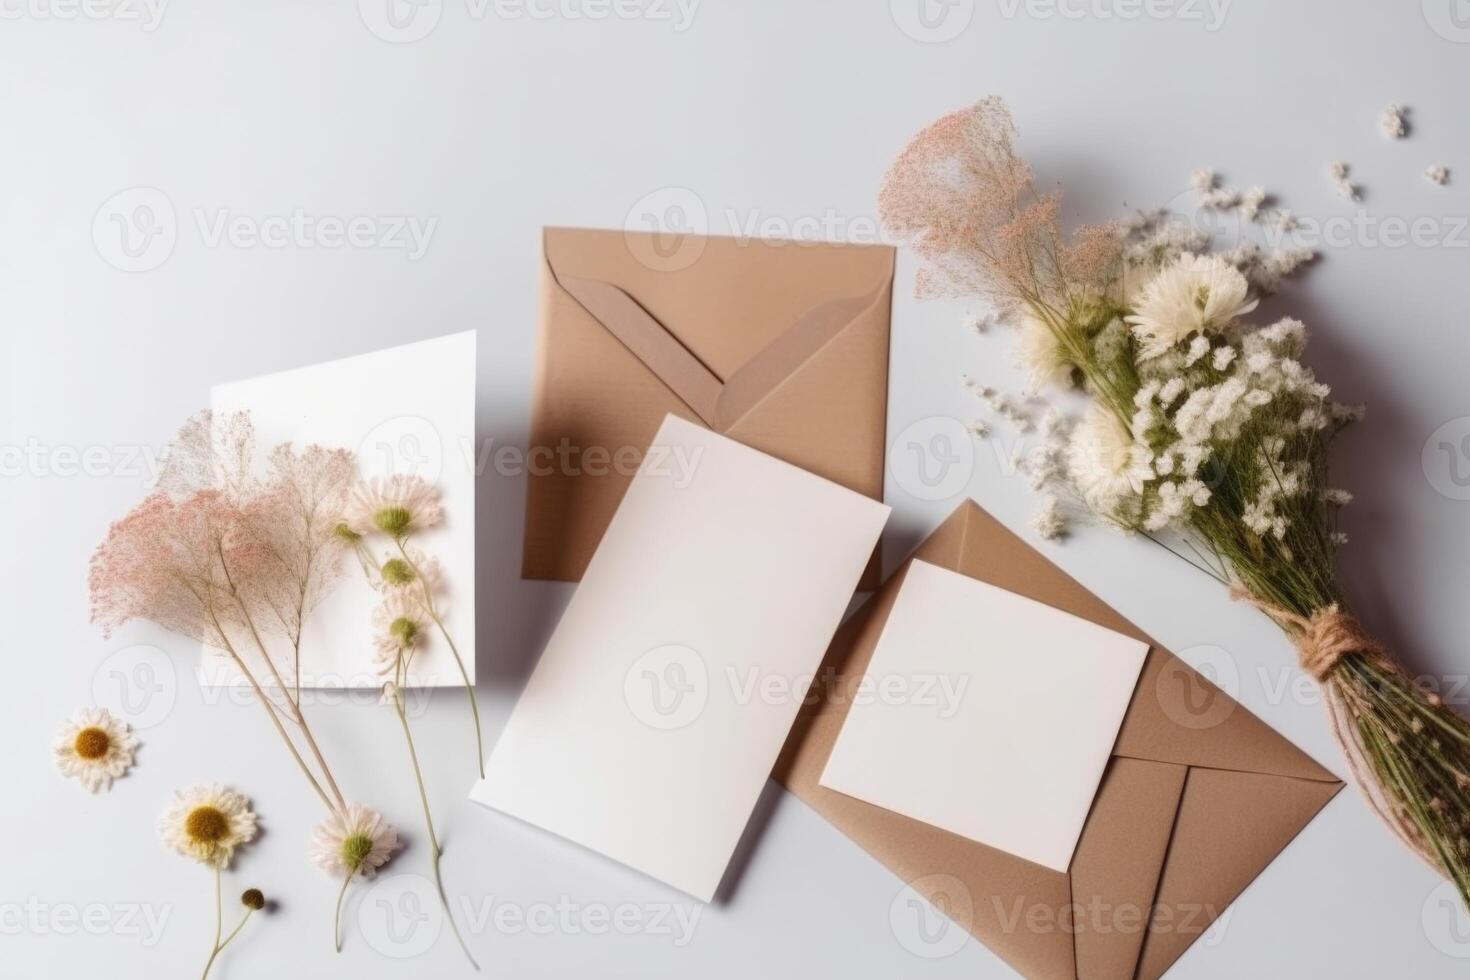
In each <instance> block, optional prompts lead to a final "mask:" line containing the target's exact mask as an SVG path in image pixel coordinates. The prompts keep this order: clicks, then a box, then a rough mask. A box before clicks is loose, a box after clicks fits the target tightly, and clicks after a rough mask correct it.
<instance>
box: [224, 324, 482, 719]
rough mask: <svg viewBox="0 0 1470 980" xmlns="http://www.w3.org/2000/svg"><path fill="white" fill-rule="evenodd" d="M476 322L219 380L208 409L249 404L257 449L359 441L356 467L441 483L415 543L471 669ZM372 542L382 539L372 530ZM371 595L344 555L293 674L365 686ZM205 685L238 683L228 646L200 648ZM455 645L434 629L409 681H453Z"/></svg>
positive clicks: (372, 673)
mask: <svg viewBox="0 0 1470 980" xmlns="http://www.w3.org/2000/svg"><path fill="white" fill-rule="evenodd" d="M475 376H476V369H475V333H474V331H472V330H471V331H466V332H465V333H458V334H451V335H450V336H447V337H439V338H436V339H434V340H425V341H421V342H418V343H413V344H405V345H404V346H402V347H392V348H389V349H387V350H380V351H374V352H373V353H370V354H361V355H358V356H356V357H347V358H343V359H342V360H338V361H328V362H327V363H325V364H315V365H312V366H310V367H304V368H297V369H295V370H291V371H283V372H281V373H279V374H270V375H265V376H264V377H259V378H251V379H249V380H247V381H235V382H231V383H229V384H221V385H215V386H214V387H213V388H211V389H210V392H209V405H210V408H211V409H213V411H214V412H215V414H216V415H220V414H222V413H226V412H238V411H248V412H249V413H250V420H251V422H252V423H253V424H254V426H255V448H256V458H257V460H258V461H259V460H263V459H264V458H265V456H266V455H267V454H268V453H269V452H270V450H271V449H273V448H274V447H275V446H277V445H279V444H280V443H283V442H290V443H293V444H294V445H295V446H296V448H297V449H301V448H303V447H304V446H307V445H309V444H311V443H317V444H320V445H322V446H326V447H328V448H333V449H336V448H341V449H350V450H352V451H353V452H355V453H357V457H358V473H359V476H361V477H362V478H363V479H367V478H370V477H374V476H388V475H392V474H395V473H403V474H410V475H417V476H421V477H423V478H424V479H425V480H428V481H429V482H430V483H432V484H434V486H435V487H436V488H437V489H438V491H439V503H440V506H441V507H442V508H443V511H444V520H443V521H442V522H441V523H440V524H439V525H438V526H436V527H432V528H429V529H427V530H426V531H424V532H422V533H419V534H415V535H414V537H413V542H412V543H413V544H414V545H415V546H417V547H418V548H419V549H421V550H422V551H423V552H424V553H425V554H427V555H430V556H432V557H434V558H437V559H438V560H439V567H440V574H441V578H442V580H443V585H442V586H441V587H440V588H441V591H442V595H443V599H442V602H443V608H444V625H445V627H446V628H447V629H448V630H449V633H450V635H451V636H452V637H453V638H454V642H455V645H456V646H458V647H459V650H460V653H461V655H462V656H463V658H464V665H465V670H466V671H468V672H469V675H470V680H471V681H472V682H473V681H474V678H475V472H474V459H475V452H474V442H475ZM369 541H370V543H371V544H373V546H374V550H375V554H376V552H378V551H383V552H384V555H385V557H386V548H387V547H388V545H387V544H386V543H385V542H382V541H372V540H371V539H369ZM378 601H379V596H378V593H376V592H375V591H374V590H373V589H372V588H371V587H370V586H369V585H368V584H367V580H366V578H365V577H364V575H363V573H362V570H361V568H360V567H359V565H358V562H357V559H356V558H354V557H353V556H352V555H351V554H350V553H349V554H347V555H345V556H344V557H343V564H342V578H341V581H340V582H339V583H338V585H337V587H336V588H335V589H334V590H333V591H332V593H331V594H330V595H328V596H327V598H326V600H325V601H324V602H322V604H321V605H320V606H318V607H317V609H316V610H315V611H314V612H313V613H312V615H311V618H310V619H308V620H307V624H306V629H305V631H304V632H303V636H302V645H301V646H302V658H301V670H302V677H301V686H302V687H303V688H348V689H361V690H373V689H376V688H380V687H382V685H383V680H384V678H383V677H382V676H381V675H380V674H379V673H378V672H377V671H376V669H375V668H374V666H373V628H372V612H373V607H374V606H375V605H376V604H377V603H378ZM199 679H200V683H201V684H203V685H204V686H206V687H214V686H226V685H231V686H239V685H243V684H245V680H244V678H243V677H241V676H240V674H239V671H237V670H236V669H235V666H234V664H232V663H231V662H230V661H229V660H227V659H226V658H225V657H222V656H220V655H219V654H218V653H216V652H214V651H211V650H206V651H205V655H204V659H203V662H202V665H201V668H200V672H199ZM462 683H463V679H462V678H461V677H460V673H459V668H458V666H457V665H456V664H455V661H454V656H453V654H451V653H450V651H449V649H448V647H447V646H446V645H445V644H444V642H443V641H442V639H441V638H440V637H439V636H438V635H437V634H436V635H435V636H434V637H433V638H432V639H431V641H430V642H429V643H427V644H426V645H425V646H424V647H423V649H422V650H421V651H420V652H419V653H417V654H416V655H415V656H414V659H413V664H412V666H411V668H410V670H409V675H408V683H407V685H406V686H408V687H458V686H459V685H461V684H462Z"/></svg>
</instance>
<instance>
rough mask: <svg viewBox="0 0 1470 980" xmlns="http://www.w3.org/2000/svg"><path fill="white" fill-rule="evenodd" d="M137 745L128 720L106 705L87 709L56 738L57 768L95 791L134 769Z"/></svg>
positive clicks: (108, 787)
mask: <svg viewBox="0 0 1470 980" xmlns="http://www.w3.org/2000/svg"><path fill="white" fill-rule="evenodd" d="M137 748H138V737H137V736H136V735H134V734H133V730H132V728H131V727H130V726H129V725H128V723H127V722H125V721H123V720H122V719H121V718H118V717H117V716H116V715H114V714H113V713H112V712H110V711H108V710H107V709H106V708H84V709H83V710H81V711H79V712H77V713H76V715H74V716H73V717H72V719H71V720H70V721H68V722H67V723H66V724H65V725H64V726H62V729H61V732H60V734H58V735H57V737H56V744H55V746H54V749H55V754H56V768H57V769H59V770H61V774H62V775H63V776H70V777H72V778H73V779H76V780H77V781H78V782H80V783H81V784H82V785H83V786H85V787H86V788H87V790H88V791H89V792H92V793H96V792H97V791H98V790H101V789H110V788H111V787H112V781H113V780H114V779H117V778H118V777H120V776H122V775H123V774H124V773H126V772H127V771H128V770H129V769H131V768H132V765H133V755H134V753H135V752H136V750H137Z"/></svg>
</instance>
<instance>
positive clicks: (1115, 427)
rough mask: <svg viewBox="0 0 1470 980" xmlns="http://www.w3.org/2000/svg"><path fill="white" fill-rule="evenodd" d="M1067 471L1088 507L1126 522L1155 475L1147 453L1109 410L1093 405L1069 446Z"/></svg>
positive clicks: (1096, 404) (1093, 403) (1084, 415)
mask: <svg viewBox="0 0 1470 980" xmlns="http://www.w3.org/2000/svg"><path fill="white" fill-rule="evenodd" d="M1067 472H1068V475H1069V476H1070V477H1071V479H1072V482H1073V484H1074V485H1075V486H1076V488H1077V492H1078V493H1080V494H1081V495H1082V499H1083V500H1084V501H1086V503H1087V505H1088V507H1090V508H1091V509H1092V510H1094V511H1096V512H1097V513H1099V514H1101V515H1103V516H1104V517H1109V518H1112V519H1113V520H1115V521H1119V522H1126V521H1127V520H1129V518H1130V516H1131V515H1132V513H1133V512H1134V511H1135V509H1136V504H1137V498H1138V495H1139V494H1140V493H1142V491H1143V484H1144V482H1145V481H1146V480H1148V479H1149V477H1151V476H1152V475H1153V469H1152V466H1151V465H1150V461H1148V460H1147V459H1146V450H1144V449H1143V447H1140V446H1138V445H1136V444H1135V443H1134V441H1133V437H1132V435H1130V434H1129V432H1128V430H1127V429H1125V428H1124V427H1123V423H1121V422H1120V421H1118V419H1117V417H1116V416H1115V415H1113V413H1112V412H1110V411H1109V410H1108V409H1106V408H1104V407H1103V406H1102V405H1101V404H1099V403H1098V402H1092V403H1091V404H1089V405H1088V406H1087V410H1086V412H1084V413H1083V416H1082V421H1081V422H1080V423H1079V424H1078V426H1077V428H1076V429H1075V430H1074V431H1073V432H1072V437H1071V439H1070V441H1069V443H1068V446H1067Z"/></svg>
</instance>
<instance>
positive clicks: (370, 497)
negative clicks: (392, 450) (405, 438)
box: [343, 473, 443, 538]
mask: <svg viewBox="0 0 1470 980" xmlns="http://www.w3.org/2000/svg"><path fill="white" fill-rule="evenodd" d="M442 518H443V511H442V510H440V508H439V491H438V490H437V489H435V488H434V486H433V485H432V484H430V483H429V482H428V481H427V480H425V479H424V478H423V477H420V476H406V475H404V474H401V473H400V474H395V475H393V476H388V477H382V476H375V477H373V478H372V479H371V480H369V481H367V482H366V483H360V484H358V485H357V486H355V487H353V488H352V497H351V499H350V500H349V501H348V504H347V513H346V515H345V516H344V518H343V520H344V522H345V523H346V525H347V526H348V527H349V528H351V529H352V530H353V531H354V532H356V533H357V534H371V533H373V532H374V531H381V532H382V533H384V534H387V535H389V536H391V537H394V538H402V537H404V536H405V535H408V534H412V533H414V532H415V531H422V530H424V529H425V528H429V527H433V526H434V525H435V524H438V523H439V521H440V520H441V519H442Z"/></svg>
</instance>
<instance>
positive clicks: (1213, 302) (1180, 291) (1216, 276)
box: [1126, 254, 1256, 358]
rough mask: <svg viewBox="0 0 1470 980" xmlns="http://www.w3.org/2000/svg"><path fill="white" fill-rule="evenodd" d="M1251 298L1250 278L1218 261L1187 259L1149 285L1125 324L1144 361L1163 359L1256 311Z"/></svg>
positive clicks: (1202, 257)
mask: <svg viewBox="0 0 1470 980" xmlns="http://www.w3.org/2000/svg"><path fill="white" fill-rule="evenodd" d="M1249 292H1250V285H1249V284H1248V283H1247V282H1246V279H1245V276H1243V275H1241V274H1240V271H1239V270H1237V269H1236V268H1235V267H1234V266H1232V265H1231V264H1230V263H1228V262H1226V261H1225V260H1224V259H1221V258H1220V257H1219V256H1215V255H1191V254H1185V255H1182V256H1180V257H1179V259H1178V260H1177V261H1176V262H1174V263H1172V264H1171V265H1168V266H1165V267H1164V268H1162V269H1160V270H1159V271H1158V273H1157V274H1156V275H1155V276H1154V277H1153V279H1151V280H1149V282H1148V284H1147V285H1146V286H1144V287H1143V293H1142V294H1141V295H1140V296H1139V299H1138V304H1137V306H1136V308H1135V312H1134V313H1133V315H1131V316H1129V317H1126V319H1127V321H1128V322H1129V323H1130V324H1132V325H1133V333H1134V335H1135V336H1136V337H1138V339H1139V340H1140V341H1141V342H1142V350H1141V354H1142V356H1143V357H1145V358H1151V357H1158V356H1159V355H1161V354H1164V353H1166V352H1167V351H1169V350H1170V349H1172V348H1173V347H1174V345H1175V344H1178V343H1179V342H1180V341H1182V340H1184V339H1185V338H1186V337H1189V336H1190V335H1191V334H1197V333H1207V332H1210V331H1214V330H1219V329H1220V328H1221V327H1224V326H1226V325H1227V324H1229V323H1231V322H1232V321H1234V320H1235V319H1237V318H1238V317H1241V316H1244V315H1245V314H1247V313H1249V312H1250V311H1251V310H1253V309H1255V308H1256V301H1255V300H1253V299H1251V298H1249V295H1248V294H1249Z"/></svg>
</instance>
